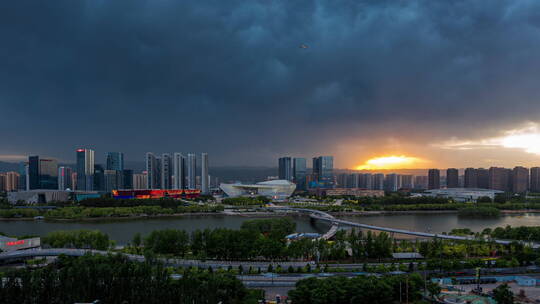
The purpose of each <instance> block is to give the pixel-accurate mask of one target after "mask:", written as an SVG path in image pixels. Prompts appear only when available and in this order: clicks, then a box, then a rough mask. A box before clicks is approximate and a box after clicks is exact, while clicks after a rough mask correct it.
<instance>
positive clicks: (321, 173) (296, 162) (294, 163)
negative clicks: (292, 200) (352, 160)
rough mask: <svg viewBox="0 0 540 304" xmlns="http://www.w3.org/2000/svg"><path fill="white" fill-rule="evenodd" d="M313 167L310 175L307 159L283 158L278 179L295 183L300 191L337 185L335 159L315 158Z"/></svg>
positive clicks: (328, 157)
mask: <svg viewBox="0 0 540 304" xmlns="http://www.w3.org/2000/svg"><path fill="white" fill-rule="evenodd" d="M312 165H313V166H312V171H311V174H308V172H307V166H306V159H305V158H302V157H295V158H291V157H288V156H287V157H281V158H279V160H278V178H279V179H284V180H288V181H292V182H294V183H295V184H296V188H297V189H299V190H306V189H307V188H317V187H321V188H331V187H333V186H334V184H335V176H334V157H333V156H317V157H314V158H313V160H312Z"/></svg>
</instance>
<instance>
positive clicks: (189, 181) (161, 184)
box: [137, 152, 210, 194]
mask: <svg viewBox="0 0 540 304" xmlns="http://www.w3.org/2000/svg"><path fill="white" fill-rule="evenodd" d="M145 164H146V172H147V175H146V186H147V187H148V189H191V190H193V189H200V190H201V193H203V194H208V193H210V175H209V174H208V153H202V154H201V171H200V172H201V173H200V178H199V179H198V178H197V177H198V174H197V173H198V171H197V155H196V154H193V153H189V154H187V157H184V155H183V154H181V153H178V152H176V153H173V154H172V156H171V154H170V153H163V154H161V157H157V156H156V155H155V154H154V153H152V152H148V153H146V157H145ZM137 178H139V177H137ZM198 180H199V182H198ZM137 183H140V180H137Z"/></svg>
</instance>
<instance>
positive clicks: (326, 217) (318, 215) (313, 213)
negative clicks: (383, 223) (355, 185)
mask: <svg viewBox="0 0 540 304" xmlns="http://www.w3.org/2000/svg"><path fill="white" fill-rule="evenodd" d="M268 209H269V210H282V211H288V212H291V211H296V212H301V213H307V214H309V216H310V217H311V218H313V219H317V220H321V221H327V222H330V223H332V228H330V230H329V231H328V232H326V233H325V234H324V235H323V236H322V238H324V239H330V238H332V237H333V236H334V235H335V234H336V232H337V230H338V226H339V225H340V224H341V225H346V226H352V227H358V228H363V229H369V230H376V231H384V232H389V233H398V234H405V235H413V236H419V237H427V238H439V239H447V240H456V241H482V240H483V239H477V238H475V237H472V236H458V235H448V234H438V233H429V232H420V231H411V230H405V229H397V228H389V227H380V226H373V225H367V224H361V223H356V222H351V221H345V220H340V219H337V218H335V217H334V216H333V215H330V214H328V213H326V212H324V211H319V210H313V209H306V208H289V207H270V208H268ZM489 241H491V242H495V243H497V244H503V245H508V244H510V243H512V242H519V243H522V244H527V245H530V246H531V247H533V248H539V247H540V244H538V243H533V242H525V241H514V240H499V239H490V240H489Z"/></svg>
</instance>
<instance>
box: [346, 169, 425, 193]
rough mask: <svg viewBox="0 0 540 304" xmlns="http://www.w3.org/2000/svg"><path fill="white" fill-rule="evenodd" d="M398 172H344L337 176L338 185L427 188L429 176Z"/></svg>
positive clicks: (393, 188)
mask: <svg viewBox="0 0 540 304" xmlns="http://www.w3.org/2000/svg"><path fill="white" fill-rule="evenodd" d="M419 178H422V176H414V175H411V174H397V173H389V174H386V175H385V174H383V173H342V174H339V175H338V176H337V187H339V188H359V189H365V190H385V191H391V192H392V191H398V190H399V189H413V188H418V189H425V188H427V177H425V178H426V180H425V181H423V180H422V179H419Z"/></svg>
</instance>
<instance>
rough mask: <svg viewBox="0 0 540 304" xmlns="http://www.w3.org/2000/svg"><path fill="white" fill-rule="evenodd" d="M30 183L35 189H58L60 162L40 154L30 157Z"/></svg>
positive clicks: (30, 186)
mask: <svg viewBox="0 0 540 304" xmlns="http://www.w3.org/2000/svg"><path fill="white" fill-rule="evenodd" d="M28 184H29V188H28V189H29V190H33V189H52V190H56V189H58V162H57V161H56V160H55V159H51V158H40V157H39V156H30V157H28Z"/></svg>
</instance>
